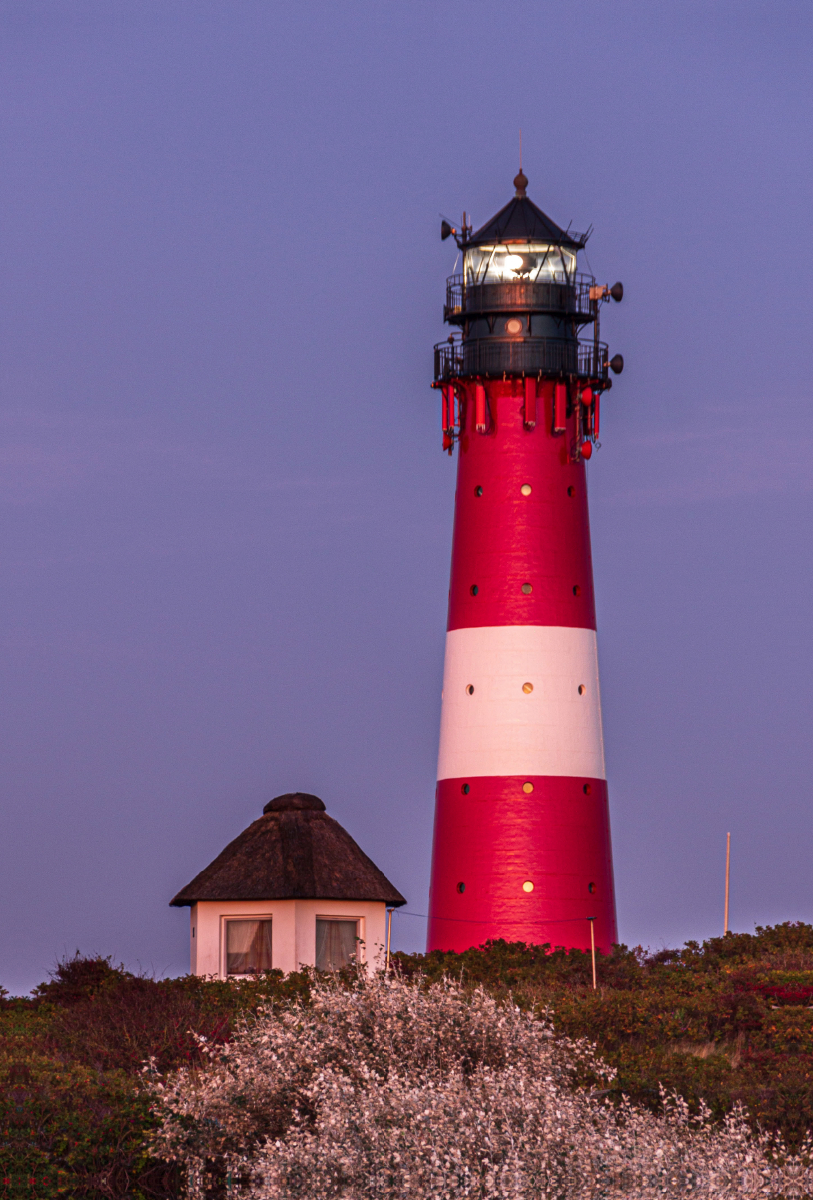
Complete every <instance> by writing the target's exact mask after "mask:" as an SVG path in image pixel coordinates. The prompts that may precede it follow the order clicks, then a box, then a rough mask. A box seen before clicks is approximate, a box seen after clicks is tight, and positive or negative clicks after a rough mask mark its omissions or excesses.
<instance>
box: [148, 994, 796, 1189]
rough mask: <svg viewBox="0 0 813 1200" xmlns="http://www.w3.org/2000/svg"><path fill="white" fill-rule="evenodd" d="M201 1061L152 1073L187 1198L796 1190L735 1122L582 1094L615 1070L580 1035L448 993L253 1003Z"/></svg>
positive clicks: (792, 1169) (778, 1158)
mask: <svg viewBox="0 0 813 1200" xmlns="http://www.w3.org/2000/svg"><path fill="white" fill-rule="evenodd" d="M206 1053H207V1059H208V1062H207V1065H205V1066H204V1067H203V1068H190V1067H184V1068H181V1069H180V1070H178V1071H177V1072H175V1073H173V1074H171V1075H169V1076H167V1077H165V1078H160V1077H157V1074H156V1073H153V1081H152V1085H151V1086H152V1091H153V1095H154V1098H155V1111H156V1116H157V1118H158V1120H159V1121H160V1126H159V1128H158V1130H157V1131H156V1132H155V1133H154V1134H153V1136H152V1146H153V1149H154V1152H155V1153H156V1154H157V1155H159V1156H160V1157H162V1158H164V1159H166V1160H167V1161H170V1162H175V1163H178V1164H180V1165H181V1166H182V1168H183V1170H184V1172H185V1175H186V1180H187V1187H188V1192H189V1194H190V1195H191V1196H193V1197H202V1196H204V1195H205V1194H207V1192H208V1193H217V1192H222V1191H223V1189H224V1186H225V1185H229V1190H230V1192H231V1194H234V1192H239V1193H241V1194H242V1195H243V1196H244V1197H246V1200H248V1198H250V1200H298V1198H301V1200H350V1198H352V1200H366V1198H368V1197H369V1198H370V1200H373V1198H376V1200H379V1198H381V1200H384V1198H386V1200H414V1198H415V1197H437V1198H438V1200H440V1198H441V1197H442V1198H443V1200H452V1198H456V1197H461V1198H463V1197H467V1198H471V1200H475V1198H476V1200H481V1198H482V1200H487V1198H494V1200H497V1198H499V1200H509V1198H510V1200H514V1198H516V1200H520V1197H522V1198H523V1200H525V1198H526V1197H529V1196H546V1197H547V1196H556V1197H558V1198H559V1200H570V1198H574V1200H575V1198H576V1197H578V1198H582V1197H583V1198H585V1200H586V1198H588V1197H599V1196H600V1197H605V1198H607V1200H615V1198H618V1200H621V1197H627V1196H629V1195H635V1196H636V1197H639V1198H640V1200H649V1198H650V1197H651V1198H652V1200H654V1198H655V1197H663V1196H677V1195H684V1194H685V1195H692V1196H705V1197H709V1198H711V1197H722V1196H729V1195H731V1196H733V1195H737V1196H740V1197H766V1198H767V1197H779V1196H786V1195H787V1196H789V1195H790V1194H791V1193H792V1192H793V1190H794V1189H800V1190H799V1191H797V1192H795V1193H794V1194H802V1193H803V1192H808V1191H809V1190H810V1188H811V1186H813V1169H811V1167H810V1165H809V1162H808V1154H809V1146H808V1145H805V1146H804V1148H803V1151H804V1152H803V1155H802V1156H789V1155H787V1154H786V1153H785V1152H784V1150H783V1147H782V1146H781V1144H779V1143H776V1142H774V1143H773V1144H772V1143H771V1142H770V1139H769V1138H768V1137H766V1136H754V1135H753V1134H752V1133H751V1132H750V1130H749V1128H748V1126H747V1124H746V1122H745V1120H744V1118H743V1115H742V1113H741V1112H739V1111H735V1112H734V1113H733V1114H730V1115H729V1116H728V1117H727V1118H726V1119H725V1120H724V1121H723V1123H722V1124H721V1125H718V1126H715V1125H713V1124H712V1122H711V1119H710V1113H709V1111H708V1109H707V1108H705V1106H703V1105H701V1106H700V1110H699V1112H698V1114H697V1115H692V1114H691V1113H690V1111H689V1109H688V1106H687V1105H686V1104H685V1102H684V1101H682V1100H681V1099H679V1098H678V1097H676V1096H675V1097H672V1098H668V1097H667V1096H666V1095H665V1094H663V1093H662V1094H661V1114H660V1115H659V1116H655V1115H654V1114H652V1113H649V1112H647V1111H645V1110H641V1109H635V1108H633V1107H632V1106H631V1105H630V1104H629V1102H627V1101H622V1102H621V1103H620V1104H619V1105H617V1106H614V1105H612V1104H611V1103H609V1102H608V1101H607V1100H606V1099H601V1098H599V1097H597V1096H595V1095H593V1094H591V1093H590V1092H589V1091H588V1090H587V1089H586V1088H585V1087H584V1086H580V1084H581V1085H583V1084H584V1083H585V1081H586V1080H587V1079H590V1078H592V1079H597V1080H601V1081H603V1082H609V1081H610V1080H611V1078H612V1074H613V1072H612V1071H611V1070H610V1069H609V1068H607V1067H606V1066H605V1065H604V1064H603V1063H602V1062H601V1060H600V1059H599V1058H598V1057H597V1055H596V1053H595V1051H594V1049H593V1047H592V1046H591V1045H590V1044H589V1043H587V1042H586V1041H585V1040H572V1039H569V1038H562V1037H556V1036H555V1035H554V1031H553V1028H552V1026H551V1024H550V1023H549V1021H547V1020H544V1019H542V1020H540V1019H537V1018H535V1017H534V1016H533V1015H531V1014H529V1013H523V1012H522V1011H521V1010H520V1009H519V1008H518V1007H517V1006H516V1005H514V1004H513V1003H510V1002H503V1003H500V1002H498V1001H497V1000H495V999H494V997H492V996H490V995H489V994H488V993H487V992H485V991H484V990H483V989H482V988H479V987H478V988H476V989H475V990H474V991H473V992H467V991H466V990H465V989H464V988H463V986H462V985H461V984H460V983H458V982H450V981H448V980H443V981H440V982H437V983H434V984H431V985H429V986H425V985H424V986H421V981H420V980H417V981H415V982H413V983H410V982H409V981H407V980H404V979H401V978H395V979H390V980H385V979H382V978H381V977H378V978H374V979H368V978H366V977H365V976H360V977H359V978H358V979H356V980H355V981H354V983H353V985H352V986H351V987H349V988H348V987H346V986H345V987H342V986H340V984H339V983H338V982H337V981H333V980H329V979H328V980H320V981H317V982H315V983H314V985H313V987H312V994H311V1000H310V1004H309V1006H307V1007H306V1006H305V1005H303V1004H302V1003H301V1002H298V1001H294V1002H292V1003H291V1002H289V1003H287V1004H283V1005H278V1006H276V1007H274V1006H266V1007H263V1008H261V1009H260V1010H259V1012H258V1013H257V1014H256V1016H255V1017H254V1018H253V1019H251V1020H248V1021H246V1022H245V1023H244V1024H243V1025H242V1026H241V1028H240V1029H239V1030H238V1031H237V1032H236V1034H235V1035H234V1037H233V1038H232V1041H231V1042H230V1043H229V1044H228V1045H222V1046H211V1047H206Z"/></svg>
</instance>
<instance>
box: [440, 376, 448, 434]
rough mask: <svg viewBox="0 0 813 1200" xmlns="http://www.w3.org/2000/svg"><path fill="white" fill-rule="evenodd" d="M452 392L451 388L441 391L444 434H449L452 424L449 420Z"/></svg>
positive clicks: (441, 421)
mask: <svg viewBox="0 0 813 1200" xmlns="http://www.w3.org/2000/svg"><path fill="white" fill-rule="evenodd" d="M450 390H451V389H450V388H447V387H445V388H441V391H440V395H441V413H440V427H441V429H442V430H443V432H444V433H448V432H449V426H450V424H451V422H450V420H449V392H450ZM444 440H445V439H444Z"/></svg>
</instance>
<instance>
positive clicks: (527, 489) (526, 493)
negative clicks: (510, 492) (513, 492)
mask: <svg viewBox="0 0 813 1200" xmlns="http://www.w3.org/2000/svg"><path fill="white" fill-rule="evenodd" d="M519 490H520V491H521V492H522V494H523V496H530V494H531V491H532V488H531V485H530V483H523V485H522V487H521V488H520V489H519Z"/></svg>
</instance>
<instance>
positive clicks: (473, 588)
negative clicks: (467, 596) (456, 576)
mask: <svg viewBox="0 0 813 1200" xmlns="http://www.w3.org/2000/svg"><path fill="white" fill-rule="evenodd" d="M479 590H480V589H479V588H478V586H477V584H476V583H473V584H472V585H471V587H470V588H469V591H470V592H471V594H472V596H476V595H477V593H478V592H479Z"/></svg>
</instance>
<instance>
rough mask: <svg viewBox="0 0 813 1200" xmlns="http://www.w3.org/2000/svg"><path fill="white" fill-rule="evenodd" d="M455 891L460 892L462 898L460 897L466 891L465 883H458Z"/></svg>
mask: <svg viewBox="0 0 813 1200" xmlns="http://www.w3.org/2000/svg"><path fill="white" fill-rule="evenodd" d="M457 890H458V891H459V892H460V894H461V896H462V895H463V893H464V892H465V890H466V885H465V883H459V884H458V885H457Z"/></svg>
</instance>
